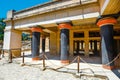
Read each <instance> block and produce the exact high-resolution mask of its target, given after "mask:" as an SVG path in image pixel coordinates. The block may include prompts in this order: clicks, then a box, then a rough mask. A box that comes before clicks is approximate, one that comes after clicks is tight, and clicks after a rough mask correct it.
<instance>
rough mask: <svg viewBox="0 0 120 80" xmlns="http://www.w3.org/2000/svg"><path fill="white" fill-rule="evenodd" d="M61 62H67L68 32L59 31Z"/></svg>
mask: <svg viewBox="0 0 120 80" xmlns="http://www.w3.org/2000/svg"><path fill="white" fill-rule="evenodd" d="M60 35H61V61H63V63H64V61H67V60H68V55H69V54H68V45H69V30H68V29H61V33H60Z"/></svg>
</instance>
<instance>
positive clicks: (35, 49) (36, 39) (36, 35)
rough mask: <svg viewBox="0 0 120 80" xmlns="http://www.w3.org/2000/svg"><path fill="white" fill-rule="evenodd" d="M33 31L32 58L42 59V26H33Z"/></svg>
mask: <svg viewBox="0 0 120 80" xmlns="http://www.w3.org/2000/svg"><path fill="white" fill-rule="evenodd" d="M31 31H32V60H40V58H39V48H40V32H42V29H41V28H38V27H33V28H31Z"/></svg>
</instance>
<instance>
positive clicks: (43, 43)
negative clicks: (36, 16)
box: [42, 36, 46, 53]
mask: <svg viewBox="0 0 120 80" xmlns="http://www.w3.org/2000/svg"><path fill="white" fill-rule="evenodd" d="M45 39H46V37H45V36H42V52H43V53H45Z"/></svg>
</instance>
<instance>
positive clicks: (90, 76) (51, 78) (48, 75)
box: [0, 52, 120, 80]
mask: <svg viewBox="0 0 120 80" xmlns="http://www.w3.org/2000/svg"><path fill="white" fill-rule="evenodd" d="M25 54H26V56H25V65H24V66H21V62H22V58H14V59H13V63H8V59H7V55H6V56H5V57H4V58H2V59H1V60H0V80H120V70H119V69H117V70H114V71H111V70H106V69H103V68H102V67H101V60H100V58H99V57H92V58H86V57H82V59H83V60H82V61H81V62H80V71H79V73H77V63H76V60H74V59H76V58H73V57H72V58H71V61H73V60H74V61H73V63H72V64H70V65H63V64H61V63H60V61H59V56H51V55H49V53H47V57H48V59H46V60H45V62H46V69H45V70H43V65H42V60H40V61H32V60H31V55H29V54H30V52H25ZM86 62H87V63H86Z"/></svg>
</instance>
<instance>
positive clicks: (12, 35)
mask: <svg viewBox="0 0 120 80" xmlns="http://www.w3.org/2000/svg"><path fill="white" fill-rule="evenodd" d="M21 34H22V32H21V31H19V30H15V29H14V30H13V29H10V30H5V31H4V43H3V44H4V45H3V49H7V50H9V49H11V52H12V56H13V57H20V56H21V39H22V38H21ZM13 49H14V50H13Z"/></svg>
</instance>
